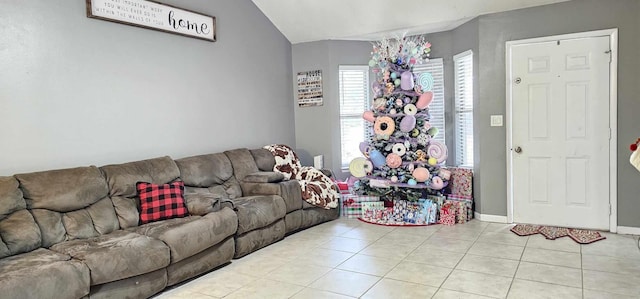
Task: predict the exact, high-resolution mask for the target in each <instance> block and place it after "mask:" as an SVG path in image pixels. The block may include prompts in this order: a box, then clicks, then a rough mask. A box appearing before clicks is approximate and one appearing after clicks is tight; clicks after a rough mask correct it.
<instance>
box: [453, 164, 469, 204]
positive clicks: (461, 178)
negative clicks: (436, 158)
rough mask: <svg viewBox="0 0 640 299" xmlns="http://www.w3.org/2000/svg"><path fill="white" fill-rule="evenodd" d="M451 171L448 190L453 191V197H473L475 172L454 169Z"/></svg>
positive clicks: (466, 169) (465, 169)
mask: <svg viewBox="0 0 640 299" xmlns="http://www.w3.org/2000/svg"><path fill="white" fill-rule="evenodd" d="M448 170H449V171H451V180H450V181H449V185H448V188H450V190H451V195H454V196H458V197H461V198H469V199H470V198H472V197H473V171H472V170H471V169H469V168H460V167H452V168H448Z"/></svg>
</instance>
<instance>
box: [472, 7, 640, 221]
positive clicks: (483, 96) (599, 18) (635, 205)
mask: <svg viewBox="0 0 640 299" xmlns="http://www.w3.org/2000/svg"><path fill="white" fill-rule="evenodd" d="M639 19H640V1H637V0H615V1H611V0H574V1H570V2H563V3H559V4H553V5H548V6H540V7H534V8H527V9H522V10H517V11H511V12H505V13H497V14H491V15H487V16H481V17H480V18H479V42H480V44H479V48H480V49H479V52H480V61H479V62H480V74H479V75H480V76H479V80H480V94H479V95H480V98H479V105H478V106H476V110H475V111H476V112H475V113H474V117H476V118H477V120H478V121H476V122H475V124H476V125H477V126H476V127H475V128H474V129H476V130H475V132H477V134H478V138H476V139H477V144H478V145H479V150H480V155H479V156H478V158H477V161H478V162H479V163H480V164H479V165H478V166H477V167H476V171H478V170H479V173H478V172H476V173H477V175H478V176H479V177H480V188H478V189H479V190H476V191H479V193H476V198H477V199H478V202H480V211H479V212H480V213H482V214H490V215H507V194H506V181H507V175H506V159H507V155H506V130H505V127H490V126H489V117H490V115H491V114H503V115H504V114H505V111H506V108H505V103H506V99H505V88H506V86H505V80H506V79H505V78H506V77H505V76H506V75H505V42H506V41H509V40H518V39H526V38H533V37H539V36H549V35H558V34H565V33H573V32H582V31H591V30H598V29H607V28H615V27H617V28H618V29H619V56H618V58H619V63H618V186H617V188H618V189H617V190H618V225H620V226H632V227H640V201H638V194H640V173H638V172H637V171H636V170H635V169H634V168H633V167H632V166H631V165H630V164H629V162H628V161H629V155H630V152H629V149H628V148H629V144H630V143H631V142H633V141H634V140H635V139H636V138H637V137H638V136H640V118H638V117H637V113H638V111H640V100H639V99H638V95H639V94H640V75H639V72H638V70H639V69H640V59H638V53H637V52H638V49H639V48H640V23H639V21H638V20H639Z"/></svg>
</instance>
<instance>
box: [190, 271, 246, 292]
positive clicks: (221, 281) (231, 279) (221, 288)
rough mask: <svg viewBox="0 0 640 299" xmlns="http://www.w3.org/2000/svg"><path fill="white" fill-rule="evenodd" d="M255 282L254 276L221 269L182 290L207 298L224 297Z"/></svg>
mask: <svg viewBox="0 0 640 299" xmlns="http://www.w3.org/2000/svg"><path fill="white" fill-rule="evenodd" d="M256 280H258V278H256V277H254V276H250V275H246V274H242V273H236V272H233V271H231V270H227V269H226V268H222V269H219V270H218V271H213V272H211V273H209V274H207V275H205V276H202V277H200V278H198V279H196V280H194V281H192V282H190V283H188V284H187V285H185V286H184V287H183V288H184V289H187V290H191V291H193V292H196V293H201V294H205V295H209V296H214V297H224V296H226V295H229V294H230V293H232V292H234V291H236V290H238V289H240V288H242V287H244V286H245V285H247V284H249V283H251V282H253V281H256Z"/></svg>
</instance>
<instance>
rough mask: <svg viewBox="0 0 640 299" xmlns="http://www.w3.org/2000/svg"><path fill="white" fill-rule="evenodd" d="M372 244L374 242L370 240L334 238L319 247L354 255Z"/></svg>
mask: <svg viewBox="0 0 640 299" xmlns="http://www.w3.org/2000/svg"><path fill="white" fill-rule="evenodd" d="M373 242H374V241H371V240H361V239H353V238H345V237H335V238H333V239H331V240H329V241H328V242H326V243H324V244H322V245H320V247H321V248H327V249H333V250H340V251H346V252H353V253H356V252H358V251H360V250H362V249H365V248H366V247H367V246H369V244H371V243H373Z"/></svg>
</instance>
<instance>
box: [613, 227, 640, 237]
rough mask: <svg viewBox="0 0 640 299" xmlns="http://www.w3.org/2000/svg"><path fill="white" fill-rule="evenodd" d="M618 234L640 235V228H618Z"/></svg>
mask: <svg viewBox="0 0 640 299" xmlns="http://www.w3.org/2000/svg"><path fill="white" fill-rule="evenodd" d="M617 233H618V234H621V235H640V227H632V226H618V232H617Z"/></svg>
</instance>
